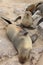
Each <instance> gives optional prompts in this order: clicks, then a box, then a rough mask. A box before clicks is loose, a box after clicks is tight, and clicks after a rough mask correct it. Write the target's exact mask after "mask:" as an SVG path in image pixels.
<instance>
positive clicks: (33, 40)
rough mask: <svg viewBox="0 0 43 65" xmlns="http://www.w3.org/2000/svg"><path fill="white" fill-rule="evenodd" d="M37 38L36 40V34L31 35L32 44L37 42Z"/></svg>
mask: <svg viewBox="0 0 43 65" xmlns="http://www.w3.org/2000/svg"><path fill="white" fill-rule="evenodd" d="M37 38H38V35H37V34H33V35H32V36H31V40H32V43H35V41H36V40H37Z"/></svg>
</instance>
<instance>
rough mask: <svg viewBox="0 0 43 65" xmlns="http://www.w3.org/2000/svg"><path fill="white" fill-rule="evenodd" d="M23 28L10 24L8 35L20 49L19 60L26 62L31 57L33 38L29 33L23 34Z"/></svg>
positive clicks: (17, 48) (18, 49)
mask: <svg viewBox="0 0 43 65" xmlns="http://www.w3.org/2000/svg"><path fill="white" fill-rule="evenodd" d="M21 30H22V29H20V28H19V27H18V26H16V25H14V24H13V25H12V24H10V25H9V26H8V27H7V35H8V37H9V39H10V40H11V41H12V42H13V44H14V47H15V48H16V50H17V51H18V57H19V61H20V62H21V63H24V62H25V61H26V60H27V59H28V58H29V55H30V51H31V49H32V40H31V38H30V36H29V35H28V34H26V35H22V34H21V33H20V31H21Z"/></svg>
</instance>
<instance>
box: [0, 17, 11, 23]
mask: <svg viewBox="0 0 43 65" xmlns="http://www.w3.org/2000/svg"><path fill="white" fill-rule="evenodd" d="M1 18H2V19H3V20H5V21H6V22H7V23H9V24H12V23H11V21H9V20H7V19H6V18H4V17H1Z"/></svg>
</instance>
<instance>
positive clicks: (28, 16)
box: [21, 11, 33, 27]
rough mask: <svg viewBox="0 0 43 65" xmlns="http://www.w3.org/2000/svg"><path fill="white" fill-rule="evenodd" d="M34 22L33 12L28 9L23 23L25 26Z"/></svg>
mask: <svg viewBox="0 0 43 65" xmlns="http://www.w3.org/2000/svg"><path fill="white" fill-rule="evenodd" d="M32 23H33V19H32V14H31V12H30V11H26V12H25V13H24V16H23V18H22V22H21V24H22V25H23V26H25V27H28V26H31V25H32Z"/></svg>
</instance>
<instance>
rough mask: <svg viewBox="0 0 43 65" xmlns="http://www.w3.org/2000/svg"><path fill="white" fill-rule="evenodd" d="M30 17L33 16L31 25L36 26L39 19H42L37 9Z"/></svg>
mask: <svg viewBox="0 0 43 65" xmlns="http://www.w3.org/2000/svg"><path fill="white" fill-rule="evenodd" d="M32 18H33V27H34V28H36V27H37V24H38V22H39V21H40V19H42V16H41V12H40V10H37V11H36V12H35V13H34V15H33V16H32Z"/></svg>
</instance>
